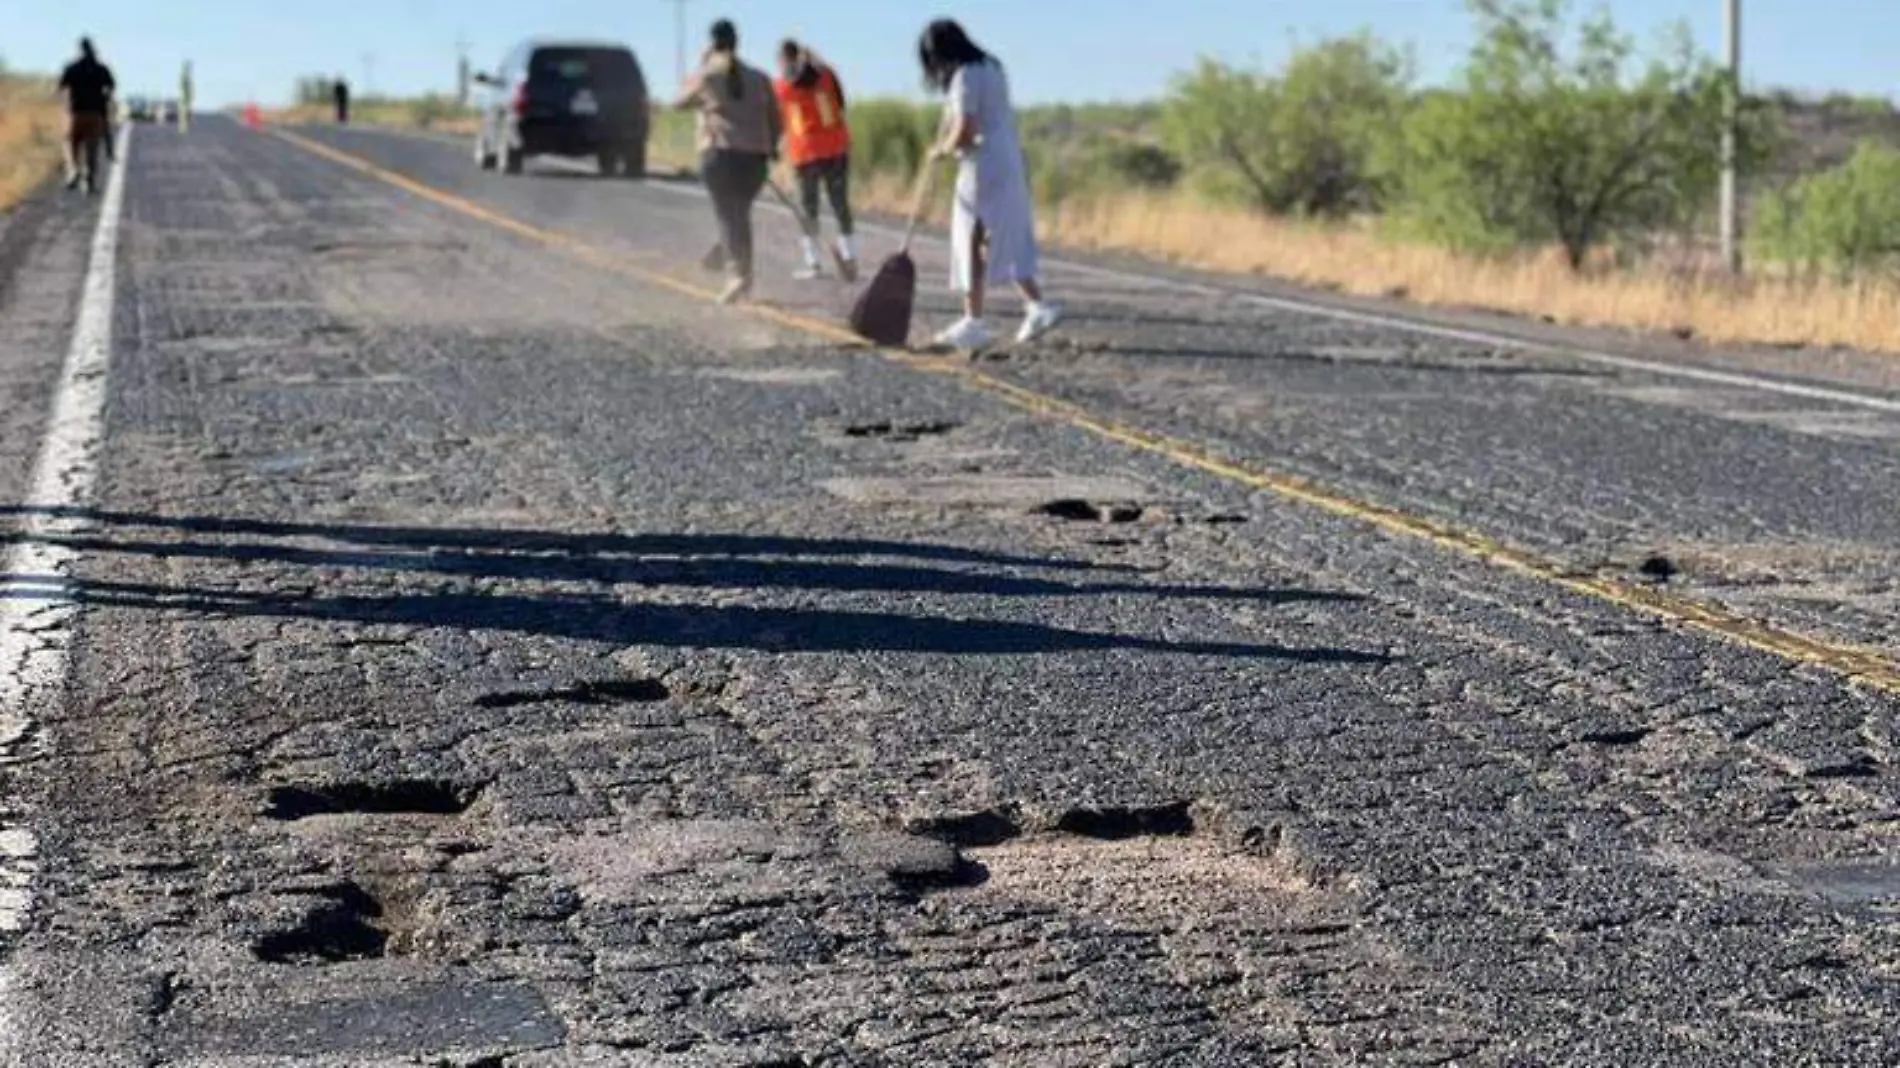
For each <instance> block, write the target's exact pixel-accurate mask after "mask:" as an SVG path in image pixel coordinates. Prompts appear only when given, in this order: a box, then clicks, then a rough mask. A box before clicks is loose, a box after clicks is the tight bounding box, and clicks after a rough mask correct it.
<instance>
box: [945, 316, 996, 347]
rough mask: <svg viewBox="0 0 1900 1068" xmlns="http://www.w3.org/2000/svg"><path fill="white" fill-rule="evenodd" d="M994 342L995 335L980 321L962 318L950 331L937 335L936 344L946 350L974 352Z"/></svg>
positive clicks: (967, 317)
mask: <svg viewBox="0 0 1900 1068" xmlns="http://www.w3.org/2000/svg"><path fill="white" fill-rule="evenodd" d="M995 340H996V334H995V332H993V331H992V330H991V329H990V328H989V327H988V326H986V325H984V323H983V320H981V319H972V318H970V317H969V316H964V317H963V318H962V319H959V320H957V322H956V324H955V325H954V326H952V327H950V329H948V330H945V331H944V332H943V333H941V334H938V335H937V344H939V345H942V346H944V347H946V348H952V349H960V350H962V351H964V352H976V351H977V350H979V349H981V348H983V347H984V346H986V345H988V344H990V343H991V342H993V341H995Z"/></svg>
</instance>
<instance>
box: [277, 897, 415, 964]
mask: <svg viewBox="0 0 1900 1068" xmlns="http://www.w3.org/2000/svg"><path fill="white" fill-rule="evenodd" d="M315 896H317V897H319V898H320V899H322V900H321V903H320V904H318V905H315V906H314V907H312V908H310V909H308V910H307V911H305V913H304V914H303V917H302V918H301V919H300V920H299V922H298V923H297V925H296V926H294V927H291V928H289V929H287V930H282V931H273V932H271V933H270V934H267V935H264V936H263V937H261V938H259V939H258V940H257V941H256V943H254V944H253V945H252V947H251V951H252V953H253V954H254V955H256V957H257V959H258V960H261V961H263V962H265V963H266V964H305V965H308V964H339V963H342V962H343V961H351V960H374V959H376V958H379V957H382V956H383V955H384V954H385V953H386V952H387V950H388V947H389V932H387V931H385V930H383V929H382V928H381V927H380V926H378V925H377V922H376V921H377V920H379V919H381V918H382V916H383V906H382V902H380V901H378V900H377V899H376V898H375V897H374V896H373V895H371V894H370V893H369V891H367V890H364V889H363V888H362V887H360V886H358V885H357V884H355V883H352V882H345V883H341V884H339V885H337V886H335V887H327V888H325V889H324V890H322V891H319V892H318V893H317V894H316V895H315Z"/></svg>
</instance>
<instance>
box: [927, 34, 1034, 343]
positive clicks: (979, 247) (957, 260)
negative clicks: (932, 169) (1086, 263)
mask: <svg viewBox="0 0 1900 1068" xmlns="http://www.w3.org/2000/svg"><path fill="white" fill-rule="evenodd" d="M917 57H918V60H919V62H921V63H922V64H923V68H924V81H925V82H926V83H927V84H928V85H929V86H930V87H931V88H932V89H934V90H936V91H937V92H939V93H942V94H944V95H945V96H946V97H947V98H948V99H947V101H946V104H945V108H944V136H943V139H942V140H941V141H939V142H938V143H937V145H936V146H935V147H934V148H932V150H931V157H932V158H933V159H943V158H950V157H954V158H955V159H956V160H957V161H958V164H957V192H956V206H955V209H954V211H953V213H952V216H951V226H950V237H951V253H950V264H951V285H952V288H954V289H955V290H956V291H957V292H959V293H962V294H963V318H962V319H961V320H959V321H958V322H957V323H956V324H955V325H954V326H951V327H950V328H949V329H948V330H945V331H944V332H943V333H942V334H939V335H938V336H937V343H938V344H940V345H947V346H949V347H951V348H957V349H967V350H976V349H980V348H983V347H984V346H986V345H988V344H989V343H990V342H992V341H993V340H995V335H994V334H993V333H992V332H991V330H990V328H989V327H988V326H987V325H986V324H985V323H984V322H983V296H984V288H985V285H986V284H987V283H990V282H1014V283H1015V284H1016V288H1017V289H1019V290H1021V291H1022V294H1023V299H1024V301H1025V302H1026V307H1025V309H1024V312H1023V324H1022V328H1021V329H1020V330H1018V331H1017V333H1016V340H1017V341H1018V342H1025V343H1026V342H1030V341H1034V340H1036V339H1037V338H1039V337H1041V336H1042V335H1044V334H1046V333H1048V332H1049V331H1050V330H1053V329H1055V326H1056V324H1057V323H1058V322H1060V321H1061V319H1062V309H1061V307H1060V306H1059V305H1057V304H1054V303H1052V302H1050V301H1047V300H1045V299H1043V293H1042V287H1041V286H1040V285H1039V284H1038V283H1037V281H1036V273H1037V267H1038V264H1037V248H1036V217H1035V210H1034V208H1033V206H1032V205H1031V203H1030V199H1029V168H1028V165H1027V164H1026V163H1025V162H1024V160H1023V149H1022V143H1021V141H1020V140H1019V139H1018V138H1017V135H1016V112H1015V109H1014V108H1013V107H1012V106H1011V104H1010V98H1009V78H1008V76H1007V75H1005V74H1004V73H1003V65H1002V64H1001V63H999V62H997V60H996V59H995V57H993V56H991V55H990V54H989V53H988V52H985V51H984V50H983V49H981V48H978V47H977V46H976V43H975V42H974V41H972V40H970V37H969V35H968V34H966V33H965V32H964V31H963V27H962V26H960V25H958V24H957V23H955V22H953V21H951V20H949V19H940V20H938V21H936V22H933V23H931V24H930V25H929V26H928V27H927V28H925V30H924V33H923V37H922V39H921V40H919V41H918V44H917Z"/></svg>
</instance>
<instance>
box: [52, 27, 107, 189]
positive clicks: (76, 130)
mask: <svg viewBox="0 0 1900 1068" xmlns="http://www.w3.org/2000/svg"><path fill="white" fill-rule="evenodd" d="M59 87H60V89H62V90H64V91H65V93H66V103H67V106H68V109H69V110H70V111H71V113H72V123H71V125H70V127H68V130H67V137H66V147H67V167H68V169H67V176H68V177H67V181H66V186H67V188H69V189H77V188H79V183H80V182H81V181H84V182H85V183H86V188H87V190H88V191H94V192H96V191H97V190H98V188H99V148H100V145H101V144H102V143H103V142H105V140H106V138H107V137H109V136H111V112H112V94H113V92H114V90H116V89H117V88H118V83H116V82H115V81H113V79H112V68H110V67H108V66H106V65H105V64H104V63H101V62H99V53H98V52H96V51H95V50H94V49H93V47H92V38H90V37H85V38H81V39H80V41H79V58H78V59H76V60H74V61H73V62H72V63H71V64H70V65H68V66H67V68H66V70H65V71H64V72H63V73H61V74H60V76H59ZM107 150H108V151H110V146H108V147H107Z"/></svg>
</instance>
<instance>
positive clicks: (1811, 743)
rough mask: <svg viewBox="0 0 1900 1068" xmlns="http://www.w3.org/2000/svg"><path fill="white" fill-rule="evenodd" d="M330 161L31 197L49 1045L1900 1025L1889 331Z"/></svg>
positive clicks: (1562, 1053)
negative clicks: (1645, 338) (1791, 330)
mask: <svg viewBox="0 0 1900 1068" xmlns="http://www.w3.org/2000/svg"><path fill="white" fill-rule="evenodd" d="M287 133H288V136H282V135H280V134H279V133H273V132H257V131H250V130H246V129H243V128H241V127H239V126H238V125H237V124H235V123H231V122H228V121H222V120H214V121H207V122H205V123H202V124H200V125H196V126H194V129H193V131H192V132H191V134H190V135H189V137H185V136H181V135H179V134H177V133H176V132H174V131H170V130H163V129H151V128H141V129H139V130H138V131H136V133H135V135H134V137H133V140H132V142H131V146H130V151H129V152H128V153H126V154H125V157H126V164H125V167H124V169H123V173H122V174H121V176H120V178H119V181H120V183H121V184H120V185H119V186H118V190H119V192H118V196H119V197H122V206H121V202H120V201H118V200H115V199H114V198H112V197H108V199H107V203H106V205H105V207H104V209H103V212H104V220H103V222H99V223H97V226H98V229H97V230H95V224H96V219H97V217H98V215H99V211H100V209H99V208H98V207H97V206H92V205H86V204H83V203H82V202H80V201H79V200H78V199H65V198H56V199H52V200H46V201H42V202H39V203H37V204H35V205H33V206H31V207H29V208H28V209H26V210H25V211H24V212H23V213H21V214H19V215H16V216H15V217H13V218H12V219H10V220H8V221H7V222H6V223H5V224H4V225H5V229H4V230H3V231H0V373H4V377H5V381H6V383H7V386H8V390H9V399H10V401H11V403H10V404H9V405H8V407H7V409H6V411H5V413H4V415H0V419H4V420H5V424H4V425H5V430H6V434H5V439H4V444H3V445H0V449H4V451H5V453H6V454H7V456H8V458H9V459H10V461H11V462H9V463H5V464H0V491H3V493H4V497H3V498H0V500H4V501H5V502H6V507H5V513H4V515H3V516H0V531H4V533H5V535H6V537H7V539H8V543H9V547H10V556H9V561H10V562H9V571H10V572H11V574H10V575H9V581H8V584H7V586H6V588H5V599H4V601H0V604H4V605H5V606H6V614H5V615H4V616H3V617H0V619H4V621H5V625H6V628H7V629H6V630H5V631H4V634H6V635H12V636H13V637H11V638H8V639H7V640H8V641H11V642H12V643H13V644H12V646H8V645H6V644H4V643H0V652H5V651H6V650H7V649H8V648H13V649H14V652H13V653H12V654H9V655H11V656H12V658H13V662H11V663H8V664H7V665H5V666H6V667H7V671H8V674H7V675H5V677H4V678H0V697H4V698H5V703H4V704H0V712H6V713H10V714H12V715H13V716H14V718H15V721H16V722H15V725H14V727H13V728H12V729H10V730H4V729H0V1065H6V1066H15V1065H17V1066H29V1065H30V1066H39V1065H56V1066H62V1068H64V1066H88V1068H89V1066H95V1065H96V1066H101V1068H103V1066H118V1065H180V1066H193V1068H212V1066H221V1068H240V1066H242V1068H264V1066H271V1068H276V1066H300V1068H302V1066H335V1068H344V1066H348V1068H363V1066H373V1068H379V1066H395V1065H426V1066H445V1065H446V1066H457V1068H477V1066H481V1068H497V1066H505V1068H540V1066H556V1065H589V1066H592V1065H600V1066H606V1065H643V1066H644V1065H665V1066H682V1068H684V1066H742V1065H745V1066H758V1068H763V1066H768V1065H844V1064H852V1065H859V1064H862V1065H913V1064H942V1065H963V1064H971V1063H979V1062H981V1063H996V1064H1013V1065H1025V1066H1031V1065H1033V1066H1037V1068H1045V1066H1059V1065H1078V1066H1081V1065H1086V1066H1095V1065H1118V1064H1129V1065H1133V1064H1143V1065H1147V1064H1166V1065H1263V1064H1297V1065H1328V1064H1341V1065H1344V1064H1395V1065H1422V1064H1471V1065H1499V1066H1507V1065H1508V1066H1532V1065H1553V1066H1554V1065H1564V1066H1569V1065H1616V1066H1620V1068H1626V1066H1630V1065H1735V1064H1777V1065H1799V1064H1814V1065H1883V1064H1892V1063H1896V1062H1900V850H1896V845H1895V833H1896V830H1897V829H1900V804H1897V803H1896V802H1897V801H1900V758H1897V757H1896V749H1895V724H1896V712H1897V711H1900V668H1896V667H1895V659H1896V657H1900V630H1896V623H1895V620H1896V613H1895V608H1896V607H1897V603H1896V602H1897V601H1900V593H1897V592H1896V590H1897V588H1896V586H1895V585H1894V582H1895V579H1894V576H1895V574H1896V568H1895V563H1896V561H1895V555H1896V549H1895V547H1896V546H1900V509H1896V508H1895V507H1894V504H1893V502H1894V501H1895V500H1896V499H1900V493H1897V492H1896V491H1900V450H1896V448H1895V445H1894V442H1895V441H1896V439H1897V438H1900V374H1896V373H1895V372H1893V371H1892V370H1890V369H1889V368H1888V367H1887V366H1886V365H1885V364H1883V363H1882V362H1881V361H1880V360H1878V359H1874V358H1869V357H1860V356H1855V355H1853V354H1847V353H1836V354H1829V355H1825V356H1812V355H1804V356H1801V357H1796V356H1791V355H1789V354H1785V353H1783V354H1774V353H1770V354H1751V353H1742V352H1734V353H1721V352H1702V351H1695V350H1691V349H1688V348H1686V347H1682V346H1674V347H1671V346H1664V345H1662V344H1660V343H1649V342H1637V341H1633V340H1629V339H1616V338H1608V337H1604V336H1594V335H1593V336H1584V335H1581V334H1578V333H1575V332H1562V331H1557V330H1555V329H1552V328H1546V327H1544V326H1541V325H1538V324H1528V325H1527V324H1513V323H1506V322H1486V321H1482V320H1479V319H1477V318H1476V317H1474V316H1471V315H1439V316H1436V317H1433V318H1430V319H1425V318H1418V317H1414V318H1412V319H1408V320H1407V321H1405V322H1400V321H1397V320H1396V319H1395V318H1394V317H1395V316H1400V313H1398V312H1395V311H1393V310H1392V309H1389V308H1380V307H1375V306H1368V305H1355V304H1351V303H1349V302H1345V301H1343V300H1340V299H1338V298H1329V297H1324V296H1312V295H1301V294H1295V293H1290V292H1287V291H1284V290H1279V289H1275V288H1272V287H1270V286H1268V285H1267V284H1265V283H1252V282H1240V281H1232V280H1220V279H1211V278H1203V277H1193V276H1189V275H1187V274H1185V273H1182V272H1174V271H1168V270H1163V269H1159V268H1144V267H1139V266H1137V265H1130V264H1110V263H1104V262H1099V261H1088V262H1071V261H1066V260H1065V261H1063V263H1062V264H1060V265H1058V266H1055V267H1052V269H1051V272H1050V281H1051V284H1052V287H1053V288H1055V289H1056V290H1057V291H1058V293H1059V295H1060V296H1062V297H1064V298H1065V299H1067V301H1068V302H1069V306H1070V308H1071V312H1072V319H1071V321H1070V323H1069V325H1068V327H1067V328H1066V329H1065V330H1064V331H1063V332H1062V333H1060V334H1058V335H1056V336H1054V337H1052V338H1051V339H1049V340H1048V341H1046V342H1044V343H1040V344H1038V345H1036V346H1032V347H1028V348H1022V349H1008V350H1002V351H999V352H997V353H994V354H992V355H991V356H989V357H988V358H985V359H981V360H978V361H974V362H972V361H967V360H964V359H962V358H961V357H952V356H948V355H922V356H911V355H904V354H894V353H877V352H871V351H868V350H864V349H861V348H852V347H850V346H847V345H845V344H843V343H842V342H841V339H840V338H839V337H838V335H837V332H836V328H835V326H831V325H829V324H833V323H835V322H836V321H837V319H838V317H839V313H840V311H841V309H842V308H843V307H845V306H846V305H847V304H848V301H849V298H850V293H849V292H848V291H846V290H844V289H842V288H837V287H832V286H826V285H812V284H798V283H794V282H792V281H790V280H789V277H788V276H789V269H790V266H791V262H790V254H791V250H792V248H793V241H792V235H793V230H792V227H791V224H790V222H789V220H788V219H786V218H784V217H783V216H782V215H780V214H777V213H769V212H768V213H764V214H762V225H764V227H765V239H764V241H763V244H764V245H765V247H766V248H767V249H768V250H769V254H770V257H771V261H770V263H769V264H768V266H767V268H766V271H765V275H766V278H765V282H764V284H763V285H762V287H761V292H760V298H761V303H760V305H759V306H757V307H754V308H752V309H750V310H738V311H735V310H729V309H720V308H716V307H713V306H712V305H711V304H709V303H708V302H707V301H706V300H704V299H703V297H702V294H703V293H704V292H705V291H707V290H709V289H710V288H711V287H712V284H713V281H714V280H710V279H707V278H705V277H703V276H698V275H696V274H695V273H694V268H693V267H692V266H691V264H692V263H693V261H694V260H696V259H697V256H698V254H699V252H701V251H703V248H704V245H705V242H706V241H707V238H708V234H709V229H710V213H709V211H708V210H707V208H706V206H705V204H704V203H703V201H701V200H700V199H699V197H698V194H697V192H696V191H695V190H694V189H693V188H692V187H691V186H689V185H685V184H682V183H668V182H660V181H656V182H652V183H647V184H644V185H643V184H637V183H626V182H610V181H601V180H592V179H584V178H580V177H576V176H573V175H567V174H561V173H546V174H541V175H537V176H530V177H526V178H507V177H502V176H496V175H484V174H480V173H478V172H476V170H475V169H474V167H473V165H472V163H471V162H470V161H469V160H468V158H467V154H466V153H465V152H464V151H462V150H461V149H460V148H458V147H456V146H452V145H448V144H445V143H440V142H433V141H428V140H424V139H419V138H413V137H404V136H399V135H394V134H386V133H378V132H373V131H336V130H316V129H311V130H302V131H288V132H287ZM102 236H110V237H111V239H112V240H113V241H116V248H115V247H114V246H113V245H112V244H110V243H107V244H106V246H105V247H106V248H107V250H108V252H109V254H107V255H104V256H100V255H93V254H92V253H95V252H96V251H97V249H98V248H99V247H100V240H101V237H102ZM870 238H871V239H870V240H868V241H867V243H868V244H869V245H871V246H872V247H871V249H870V252H871V254H872V255H873V256H874V257H875V256H881V255H882V254H884V253H885V252H887V251H889V249H890V248H891V247H892V245H893V244H894V239H893V238H892V236H891V235H890V234H889V233H888V232H883V231H880V232H878V233H876V234H873V235H870ZM919 258H920V261H921V263H922V266H923V270H924V274H925V278H926V292H925V294H924V299H923V309H922V316H921V317H922V319H923V321H924V322H925V323H926V324H935V323H940V322H942V321H944V320H945V318H946V316H947V315H948V313H949V310H950V305H949V302H948V300H947V295H945V294H942V293H939V292H936V291H935V290H934V285H935V283H934V282H933V281H932V279H935V278H938V277H940V276H941V274H942V267H943V260H944V255H943V249H942V247H941V245H940V244H939V243H937V242H936V241H935V240H934V239H926V240H925V241H924V242H922V244H921V245H920V246H919ZM89 264H90V267H89ZM95 333H97V334H98V336H99V337H100V338H102V339H103V340H102V341H100V343H99V344H96V345H95V344H91V343H89V342H88V338H90V337H92V336H93V335H94V334H95ZM108 364H109V367H108ZM95 394H96V397H95ZM89 398H92V399H90V400H89ZM95 401H96V402H95ZM49 454H50V455H55V456H56V457H57V458H58V459H57V462H52V463H49V462H48V461H46V460H45V459H42V460H40V461H39V462H38V465H37V467H36V466H34V460H33V457H35V456H36V455H37V456H41V457H45V456H47V455H49ZM22 636H24V637H22ZM21 650H25V651H24V652H22V651H21ZM48 657H52V658H53V659H52V660H49V659H48ZM48 663H57V664H58V665H59V668H60V671H59V673H58V679H62V680H63V683H61V684H59V685H58V686H56V687H55V686H53V685H51V684H50V683H49V682H48V680H47V675H46V671H45V665H46V664H48ZM6 723H7V717H6V716H5V715H0V727H5V726H6Z"/></svg>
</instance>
